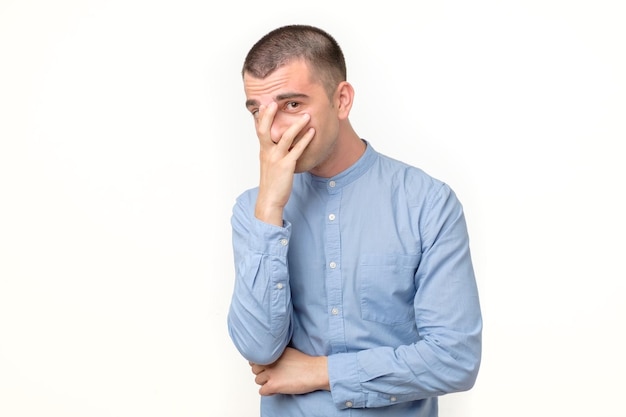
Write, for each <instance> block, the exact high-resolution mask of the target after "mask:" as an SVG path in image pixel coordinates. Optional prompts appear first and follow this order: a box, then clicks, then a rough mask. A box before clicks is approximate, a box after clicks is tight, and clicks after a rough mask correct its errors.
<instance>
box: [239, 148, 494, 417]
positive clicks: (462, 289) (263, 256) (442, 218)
mask: <svg viewBox="0 0 626 417" xmlns="http://www.w3.org/2000/svg"><path fill="white" fill-rule="evenodd" d="M257 193H258V189H256V188H255V189H251V190H248V191H246V192H244V193H243V194H242V195H241V196H239V198H238V199H237V202H236V204H235V206H234V208H233V215H232V219H231V222H232V228H233V247H234V257H235V272H236V277H235V286H234V291H233V297H232V301H231V305H230V310H229V314H228V328H229V332H230V335H231V338H232V340H233V342H234V344H235V346H236V347H237V349H238V350H239V352H240V353H241V354H242V355H243V356H244V357H245V358H246V359H248V360H249V361H252V362H255V363H259V364H268V363H272V362H274V361H275V360H276V359H278V357H279V356H280V354H281V353H282V351H283V350H284V349H285V347H286V346H292V347H294V348H296V349H298V350H300V351H302V352H304V353H307V354H309V355H316V356H318V355H324V356H328V374H329V378H330V387H331V391H330V392H328V391H316V392H313V393H310V394H304V395H274V396H269V397H262V399H261V415H262V416H267V417H300V416H302V417H314V416H320V417H332V416H353V417H357V416H368V417H369V416H385V417H409V416H410V417H426V416H428V417H434V416H437V413H438V411H437V396H439V395H442V394H446V393H451V392H457V391H464V390H468V389H470V388H471V387H472V386H473V385H474V382H475V380H476V376H477V373H478V369H479V366H480V356H481V332H482V319H481V312H480V305H479V299H478V292H477V286H476V281H475V277H474V272H473V267H472V261H471V257H470V249H469V239H468V234H467V227H466V223H465V217H464V214H463V209H462V206H461V204H460V202H459V201H458V199H457V198H456V196H455V194H454V192H453V191H452V190H451V189H450V187H449V186H447V185H446V184H445V183H443V182H441V181H438V180H437V179H434V178H432V177H430V176H429V175H427V174H426V173H424V172H423V171H422V170H420V169H418V168H415V167H412V166H409V165H407V164H404V163H402V162H399V161H397V160H394V159H391V158H389V157H386V156H384V155H381V154H379V153H377V152H376V151H375V150H374V149H373V148H372V146H371V145H370V144H369V143H368V144H367V149H366V151H365V153H364V154H363V155H362V156H361V158H360V159H359V160H358V161H357V162H356V163H355V164H354V165H353V166H352V167H350V168H348V169H347V170H345V171H344V172H342V173H340V174H339V175H337V176H334V177H332V178H321V177H316V176H314V175H312V174H310V173H302V174H297V175H296V176H295V179H294V184H293V191H292V194H291V196H290V199H289V202H288V204H287V206H286V207H285V210H284V221H283V227H278V226H274V225H270V224H267V223H264V222H261V221H259V220H258V219H256V218H255V217H254V205H255V201H256V197H257Z"/></svg>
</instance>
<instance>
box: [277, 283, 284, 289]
mask: <svg viewBox="0 0 626 417" xmlns="http://www.w3.org/2000/svg"><path fill="white" fill-rule="evenodd" d="M276 288H278V289H279V290H282V289H283V284H282V283H280V282H279V283H278V284H276Z"/></svg>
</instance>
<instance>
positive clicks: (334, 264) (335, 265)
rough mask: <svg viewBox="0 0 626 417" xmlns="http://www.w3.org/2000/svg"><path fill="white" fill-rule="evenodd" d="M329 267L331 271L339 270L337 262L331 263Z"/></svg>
mask: <svg viewBox="0 0 626 417" xmlns="http://www.w3.org/2000/svg"><path fill="white" fill-rule="evenodd" d="M328 266H330V269H335V268H337V264H336V263H335V262H331V263H329V264H328Z"/></svg>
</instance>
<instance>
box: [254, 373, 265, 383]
mask: <svg viewBox="0 0 626 417" xmlns="http://www.w3.org/2000/svg"><path fill="white" fill-rule="evenodd" d="M268 379H269V378H268V376H267V373H265V372H261V373H260V374H258V375H257V376H256V377H255V378H254V382H255V383H256V384H257V385H265V383H266V382H267V380H268Z"/></svg>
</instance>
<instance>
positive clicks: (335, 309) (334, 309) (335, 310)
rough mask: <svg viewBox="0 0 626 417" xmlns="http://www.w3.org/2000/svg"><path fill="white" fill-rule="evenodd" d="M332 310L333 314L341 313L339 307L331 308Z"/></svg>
mask: <svg viewBox="0 0 626 417" xmlns="http://www.w3.org/2000/svg"><path fill="white" fill-rule="evenodd" d="M330 312H331V314H332V315H333V316H336V315H337V314H339V309H338V308H337V307H333V309H332V310H330Z"/></svg>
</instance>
